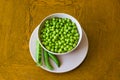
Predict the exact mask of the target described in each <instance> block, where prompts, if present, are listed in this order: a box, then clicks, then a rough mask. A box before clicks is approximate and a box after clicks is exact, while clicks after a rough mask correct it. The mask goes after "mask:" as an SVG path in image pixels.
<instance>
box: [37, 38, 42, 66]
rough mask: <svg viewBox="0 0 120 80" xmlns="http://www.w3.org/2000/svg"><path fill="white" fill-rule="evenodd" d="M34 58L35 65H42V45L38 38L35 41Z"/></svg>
mask: <svg viewBox="0 0 120 80" xmlns="http://www.w3.org/2000/svg"><path fill="white" fill-rule="evenodd" d="M36 60H37V65H42V47H41V46H40V44H39V42H38V40H37V41H36Z"/></svg>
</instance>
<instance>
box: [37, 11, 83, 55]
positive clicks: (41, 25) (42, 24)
mask: <svg viewBox="0 0 120 80" xmlns="http://www.w3.org/2000/svg"><path fill="white" fill-rule="evenodd" d="M53 17H59V18H69V19H70V20H71V21H72V22H74V23H75V24H76V26H77V29H78V32H79V35H80V36H79V40H78V43H77V45H76V47H77V46H78V45H79V43H80V41H81V39H82V29H81V26H80V24H79V22H78V21H77V20H76V19H75V18H74V17H72V16H70V15H68V14H65V13H55V14H52V15H49V16H47V17H46V18H44V19H43V20H42V22H41V23H40V24H39V29H38V39H39V42H40V45H41V46H42V47H43V49H45V50H46V51H48V52H50V53H52V54H55V55H62V54H67V53H70V52H71V51H73V50H74V49H75V48H76V47H74V48H73V49H72V50H71V51H68V52H65V53H55V52H51V51H49V50H47V49H46V48H45V47H44V46H43V45H42V43H41V40H40V31H41V29H42V28H44V24H45V21H46V20H47V19H51V18H53Z"/></svg>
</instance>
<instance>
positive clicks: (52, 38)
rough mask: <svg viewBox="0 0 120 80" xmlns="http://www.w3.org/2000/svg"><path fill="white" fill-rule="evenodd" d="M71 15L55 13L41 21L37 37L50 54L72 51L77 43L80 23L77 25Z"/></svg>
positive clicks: (79, 34) (78, 41)
mask: <svg viewBox="0 0 120 80" xmlns="http://www.w3.org/2000/svg"><path fill="white" fill-rule="evenodd" d="M60 15H61V16H62V15H64V16H62V17H61V16H60ZM65 16H66V17H65ZM71 17H72V16H70V15H68V14H64V13H56V14H52V15H50V16H48V17H46V18H45V19H44V20H43V21H42V22H41V24H40V27H39V30H38V39H39V41H40V44H41V46H42V47H43V48H44V49H45V50H47V51H48V52H50V53H52V54H56V55H62V54H67V53H69V52H71V51H73V50H74V49H75V48H76V47H77V46H78V45H79V43H80V40H81V38H82V30H81V27H80V24H79V27H78V25H77V24H76V22H75V21H77V20H76V19H75V18H73V17H72V18H73V19H71ZM74 19H75V20H74ZM72 20H73V21H72ZM77 23H78V21H77Z"/></svg>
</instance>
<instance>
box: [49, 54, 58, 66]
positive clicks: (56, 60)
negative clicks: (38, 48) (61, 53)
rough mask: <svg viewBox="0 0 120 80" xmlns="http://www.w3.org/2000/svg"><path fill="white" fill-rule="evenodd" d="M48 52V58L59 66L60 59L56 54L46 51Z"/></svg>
mask: <svg viewBox="0 0 120 80" xmlns="http://www.w3.org/2000/svg"><path fill="white" fill-rule="evenodd" d="M48 54H49V56H50V58H51V59H52V60H53V61H54V62H55V63H56V65H57V66H58V67H60V61H59V60H58V58H57V56H55V55H53V54H51V53H48Z"/></svg>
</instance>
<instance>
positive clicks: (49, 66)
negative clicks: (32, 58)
mask: <svg viewBox="0 0 120 80" xmlns="http://www.w3.org/2000/svg"><path fill="white" fill-rule="evenodd" d="M44 61H45V65H46V67H47V68H48V69H50V70H53V67H52V65H51V64H50V61H49V55H48V53H47V51H45V50H44Z"/></svg>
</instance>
